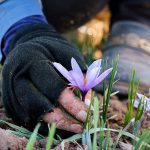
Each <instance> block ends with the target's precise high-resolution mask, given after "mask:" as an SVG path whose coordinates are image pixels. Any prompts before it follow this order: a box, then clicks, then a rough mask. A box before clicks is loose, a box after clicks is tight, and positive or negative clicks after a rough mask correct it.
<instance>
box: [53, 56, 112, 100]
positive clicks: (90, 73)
mask: <svg viewBox="0 0 150 150" xmlns="http://www.w3.org/2000/svg"><path fill="white" fill-rule="evenodd" d="M101 61H102V60H101V59H99V60H96V61H94V62H93V63H92V64H91V65H90V66H89V67H88V69H87V72H86V74H85V75H84V74H83V73H82V71H81V69H80V67H79V65H78V63H77V62H76V60H75V59H74V58H72V59H71V66H72V70H70V71H68V70H67V69H66V68H64V67H63V66H62V65H61V64H60V63H56V62H54V63H53V65H54V66H55V68H56V69H57V70H58V71H59V72H60V73H61V74H62V75H63V76H64V77H65V78H66V79H67V80H68V81H69V82H70V83H69V85H70V86H73V87H76V88H78V89H79V90H80V91H81V94H82V100H84V99H85V95H86V94H87V92H88V91H89V90H90V89H91V88H93V87H94V86H96V85H97V84H99V83H100V82H102V81H103V80H104V79H105V78H106V77H107V76H108V75H109V73H110V72H111V71H112V68H110V69H108V70H106V71H104V72H103V73H102V74H101V75H100V70H101Z"/></svg>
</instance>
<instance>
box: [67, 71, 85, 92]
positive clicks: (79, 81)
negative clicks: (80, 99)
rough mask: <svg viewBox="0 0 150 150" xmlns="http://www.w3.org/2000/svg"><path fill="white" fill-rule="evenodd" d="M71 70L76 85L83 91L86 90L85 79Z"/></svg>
mask: <svg viewBox="0 0 150 150" xmlns="http://www.w3.org/2000/svg"><path fill="white" fill-rule="evenodd" d="M69 72H70V74H71V77H72V79H73V82H72V84H75V86H76V87H78V88H79V89H80V90H81V91H84V80H83V79H82V78H81V76H80V75H79V74H78V73H77V72H74V71H69Z"/></svg>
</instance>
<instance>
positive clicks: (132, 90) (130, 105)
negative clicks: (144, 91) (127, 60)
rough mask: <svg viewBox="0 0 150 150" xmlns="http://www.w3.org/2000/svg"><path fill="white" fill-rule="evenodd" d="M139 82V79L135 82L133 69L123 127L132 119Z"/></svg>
mask: <svg viewBox="0 0 150 150" xmlns="http://www.w3.org/2000/svg"><path fill="white" fill-rule="evenodd" d="M139 82H140V78H138V81H136V70H135V69H133V71H132V76H131V79H130V83H129V88H128V110H127V112H126V114H125V118H124V127H125V126H126V125H128V124H129V123H130V121H131V119H132V118H133V110H134V102H135V99H136V94H137V92H138V87H139Z"/></svg>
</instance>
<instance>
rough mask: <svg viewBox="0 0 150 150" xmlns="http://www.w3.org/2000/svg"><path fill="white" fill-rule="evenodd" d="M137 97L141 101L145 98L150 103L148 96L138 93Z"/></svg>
mask: <svg viewBox="0 0 150 150" xmlns="http://www.w3.org/2000/svg"><path fill="white" fill-rule="evenodd" d="M137 96H138V98H139V99H141V98H144V99H145V100H146V101H147V102H148V101H149V98H147V97H146V96H144V95H142V94H139V93H137Z"/></svg>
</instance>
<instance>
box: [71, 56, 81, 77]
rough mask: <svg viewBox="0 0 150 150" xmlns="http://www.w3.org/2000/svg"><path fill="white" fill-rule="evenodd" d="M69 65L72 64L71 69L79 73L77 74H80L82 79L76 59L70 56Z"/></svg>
mask: <svg viewBox="0 0 150 150" xmlns="http://www.w3.org/2000/svg"><path fill="white" fill-rule="evenodd" d="M71 66H72V70H73V71H74V72H76V73H78V74H79V76H81V78H83V79H84V76H83V73H82V70H81V69H80V67H79V65H78V63H77V62H76V60H75V59H74V58H71Z"/></svg>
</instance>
